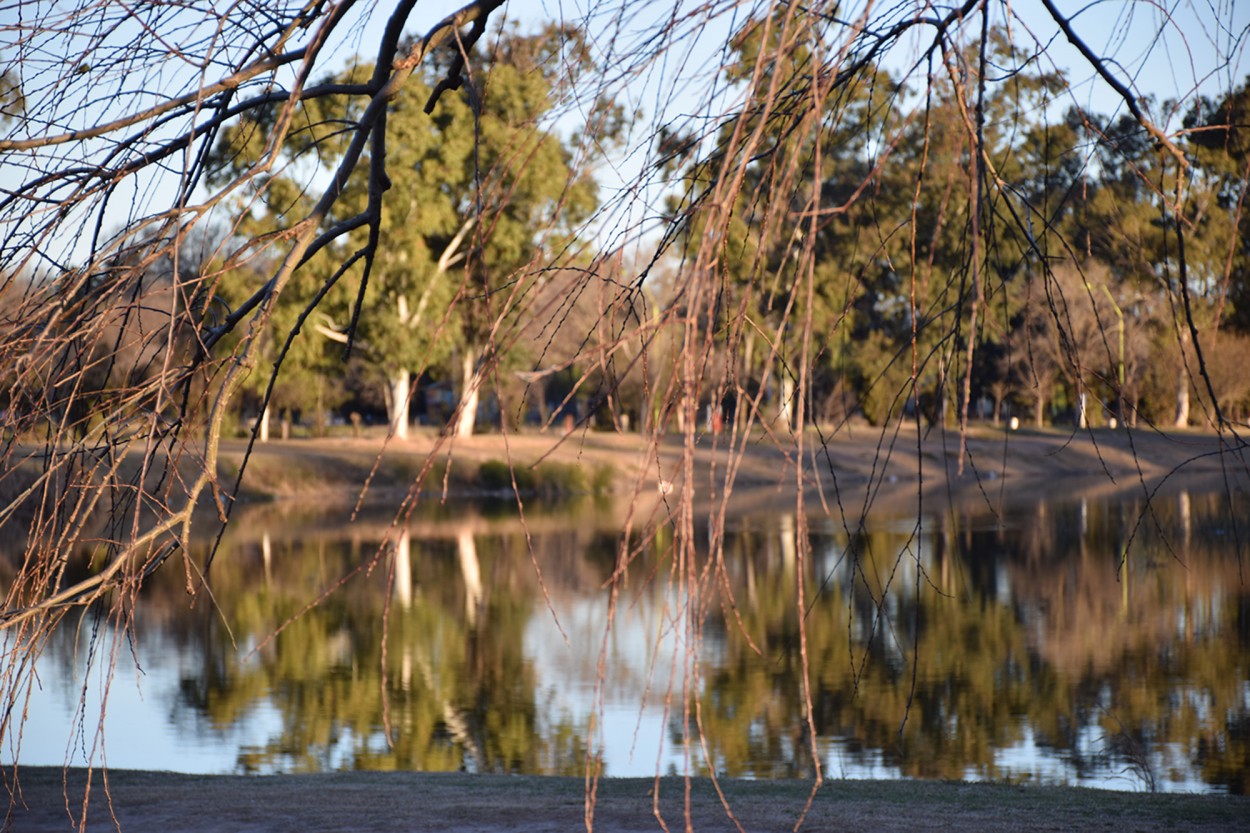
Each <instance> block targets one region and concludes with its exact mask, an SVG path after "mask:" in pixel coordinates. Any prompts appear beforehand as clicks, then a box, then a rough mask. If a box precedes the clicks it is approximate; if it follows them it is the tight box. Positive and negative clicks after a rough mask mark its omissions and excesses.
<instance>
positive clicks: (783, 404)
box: [777, 367, 794, 431]
mask: <svg viewBox="0 0 1250 833" xmlns="http://www.w3.org/2000/svg"><path fill="white" fill-rule="evenodd" d="M777 380H778V382H779V385H780V388H781V397H780V401H778V403H777V427H778V428H780V429H781V430H783V431H793V430H794V377H793V376H791V375H790V372H789V371H788V370H787V369H786V368H784V367H783V368H781V369H780V371H779V372H778V373H777Z"/></svg>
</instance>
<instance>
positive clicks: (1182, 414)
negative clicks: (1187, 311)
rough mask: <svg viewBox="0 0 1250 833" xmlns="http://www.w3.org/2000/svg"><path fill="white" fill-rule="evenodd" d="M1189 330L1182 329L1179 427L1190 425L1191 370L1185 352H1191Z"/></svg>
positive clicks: (1178, 385) (1178, 375) (1178, 396)
mask: <svg viewBox="0 0 1250 833" xmlns="http://www.w3.org/2000/svg"><path fill="white" fill-rule="evenodd" d="M1189 341H1190V339H1189V332H1188V331H1185V330H1182V331H1181V361H1180V363H1179V368H1178V369H1177V372H1176V421H1175V422H1174V423H1173V425H1174V426H1175V427H1177V428H1188V427H1189V372H1188V370H1187V369H1186V367H1185V354H1186V353H1188V352H1189V350H1188V348H1189Z"/></svg>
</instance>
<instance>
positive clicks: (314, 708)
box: [4, 491, 1250, 793]
mask: <svg viewBox="0 0 1250 833" xmlns="http://www.w3.org/2000/svg"><path fill="white" fill-rule="evenodd" d="M1238 500H1242V499H1240V498H1239V499H1238ZM1246 509H1247V507H1246V505H1245V503H1244V502H1242V503H1239V504H1237V505H1230V503H1229V500H1228V499H1227V498H1226V497H1222V496H1220V495H1216V494H1203V493H1194V492H1175V491H1174V492H1172V493H1170V494H1164V495H1162V496H1160V497H1158V498H1157V499H1156V500H1155V501H1154V502H1153V504H1152V505H1151V507H1150V508H1149V509H1147V507H1146V505H1145V503H1144V502H1143V501H1142V500H1141V499H1135V500H1125V499H1123V498H1108V497H1103V498H1095V497H1087V498H1085V499H1079V500H1074V499H1066V500H1063V499H1049V498H1048V499H1037V500H1032V501H1025V502H1020V503H1016V504H1014V505H1009V506H1008V507H1006V508H1003V509H1001V511H999V512H997V513H994V512H991V511H990V510H989V508H988V507H987V505H986V504H985V503H981V504H980V505H974V506H970V507H965V508H963V509H960V510H958V511H945V512H942V513H940V514H933V515H926V516H922V517H919V518H918V517H915V516H911V517H908V516H904V515H893V516H891V515H885V516H873V517H872V518H871V519H870V523H869V524H867V526H866V528H864V529H863V530H858V529H856V528H855V527H854V526H853V525H851V524H843V523H842V522H840V521H837V522H835V521H830V520H827V519H817V520H812V521H811V527H810V529H809V532H808V534H807V535H806V536H804V537H803V538H802V539H799V538H798V536H796V533H795V530H796V526H797V525H796V521H795V519H794V518H793V517H792V516H787V515H784V514H776V513H774V514H768V515H763V516H745V517H741V518H739V519H737V520H734V521H731V522H730V523H729V529H728V531H727V534H726V537H725V540H724V541H723V542H721V546H720V547H719V548H718V551H719V556H717V557H709V554H708V551H707V548H705V549H704V550H703V551H700V552H695V553H689V554H687V555H686V556H685V557H683V556H681V555H680V554H677V553H674V552H673V551H672V545H671V541H672V536H671V534H663V533H662V534H661V536H660V537H659V539H658V540H657V542H656V543H655V544H654V545H651V546H646V547H643V548H642V549H641V550H640V551H638V552H636V553H635V554H634V559H633V561H632V563H631V564H630V566H629V569H628V572H627V574H626V578H625V579H624V580H623V581H622V582H621V583H620V584H619V585H618V587H619V591H618V593H617V595H616V601H615V604H614V606H613V605H610V596H611V593H610V590H609V584H610V582H609V579H610V578H611V576H612V573H613V569H614V566H615V564H616V558H617V550H618V546H619V540H620V532H619V523H620V521H619V519H618V518H617V516H616V514H615V513H614V512H612V511H611V510H610V508H605V507H602V506H600V507H596V506H594V505H591V504H590V503H589V502H587V503H583V504H580V505H577V506H575V507H568V508H565V509H562V510H559V511H555V510H550V511H548V512H546V513H540V514H535V515H534V516H533V517H531V519H530V539H529V540H530V543H531V545H532V548H531V547H530V546H527V540H526V536H525V533H524V531H523V530H522V528H521V527H520V525H519V524H518V523H517V522H516V521H515V520H513V519H510V518H509V517H508V516H507V515H508V513H507V511H506V510H501V511H500V513H499V514H497V515H491V514H485V515H484V514H482V511H481V510H480V509H478V508H470V507H455V508H448V509H445V510H442V511H441V512H440V513H439V515H437V516H430V517H422V518H419V519H414V520H413V521H412V522H411V523H410V525H409V531H408V533H407V534H406V535H396V534H395V533H394V532H393V531H392V532H391V533H390V534H391V535H392V539H394V540H397V545H396V546H392V547H390V548H389V549H386V550H385V551H386V552H388V553H389V552H391V551H395V552H397V554H398V557H396V558H395V559H394V560H392V559H390V558H389V557H388V558H384V559H382V560H381V561H379V562H378V563H377V564H376V566H374V567H373V568H372V569H371V570H363V571H361V572H360V573H359V574H357V575H355V576H354V577H352V578H351V579H350V580H348V581H347V582H346V584H345V585H344V586H343V587H341V588H340V589H339V590H338V592H336V593H334V594H333V595H330V596H329V597H328V598H327V599H326V600H325V601H324V602H323V603H322V604H321V605H320V606H319V607H317V608H315V609H313V610H311V611H308V612H306V613H304V614H303V616H300V617H296V614H297V613H299V612H300V611H301V610H302V609H303V607H304V605H305V604H306V602H307V601H308V600H309V599H310V598H311V597H313V596H315V595H317V594H318V593H320V592H321V591H322V590H324V589H325V588H327V587H329V586H331V585H333V584H334V583H335V582H337V581H339V580H340V579H341V578H342V577H343V576H344V575H346V574H348V573H350V572H351V571H352V570H353V569H355V568H357V567H359V566H360V565H363V564H368V563H369V562H370V561H371V559H373V558H374V556H375V554H377V553H378V551H379V547H380V545H381V542H382V541H383V539H384V537H385V536H386V535H387V534H388V529H387V525H386V522H385V521H386V519H385V518H382V519H378V520H377V521H368V520H366V521H363V522H357V523H355V524H350V525H349V524H341V523H337V522H336V521H335V520H334V518H333V517H328V516H326V515H325V514H324V513H323V514H320V515H300V514H283V513H282V509H281V507H267V508H264V509H263V510H260V511H254V512H251V513H249V514H246V515H244V516H243V517H241V518H240V519H239V520H240V523H238V524H237V525H236V527H235V528H234V529H233V530H232V532H231V533H230V537H228V538H227V541H226V545H225V547H224V549H223V551H222V553H221V554H220V555H219V557H218V560H217V562H216V563H215V564H214V566H213V573H212V577H213V587H214V599H212V600H210V599H208V598H207V597H204V596H201V597H200V598H199V600H198V601H197V603H196V605H195V606H194V607H193V608H192V609H191V610H188V609H187V601H186V600H187V597H186V595H185V593H184V591H183V583H184V577H183V576H182V575H181V571H179V570H167V571H166V572H165V573H163V574H158V577H157V583H156V585H155V586H153V587H152V588H151V589H150V591H149V592H148V593H147V597H146V599H145V602H146V604H145V605H144V607H143V608H142V611H143V612H142V614H141V617H140V619H139V621H138V625H137V631H136V634H135V638H134V640H133V642H132V641H127V640H124V639H123V640H118V639H115V638H114V635H113V632H112V631H111V630H110V629H109V628H108V626H107V625H106V624H104V623H99V622H95V621H93V620H92V618H91V617H90V616H87V617H85V618H84V619H83V621H82V626H81V627H80V628H79V629H78V630H77V632H73V631H72V630H71V629H65V630H64V631H62V632H61V633H60V634H59V635H58V637H57V638H56V639H54V641H53V642H52V644H51V645H50V646H49V649H48V652H47V654H46V656H45V657H44V659H43V660H42V663H41V665H40V672H39V674H40V682H41V683H42V691H40V692H37V693H36V695H35V696H34V698H33V700H32V705H31V710H30V718H29V721H28V723H27V727H26V732H25V735H24V737H23V740H22V744H21V748H20V752H19V751H18V750H15V749H14V748H13V746H12V742H11V741H8V742H7V743H8V744H9V745H8V747H7V748H6V749H5V750H4V759H5V760H12V759H13V757H14V756H15V755H18V754H20V760H21V761H23V762H25V763H29V764H61V763H63V762H65V761H66V760H68V761H70V762H71V763H82V762H83V761H84V760H86V759H88V758H92V759H93V760H95V761H97V762H98V761H100V760H101V759H102V758H103V759H105V760H107V763H108V764H109V765H110V766H113V767H141V768H147V769H168V770H178V771H188V772H261V773H268V772H287V771H315V770H327V769H343V768H348V769H412V770H457V769H464V770H470V771H484V772H485V771H490V772H524V773H544V774H582V773H584V772H585V767H586V756H587V754H593V755H595V756H596V757H597V759H598V760H599V761H600V762H601V765H602V767H603V770H604V772H605V773H606V774H607V775H615V776H624V775H651V774H654V773H655V772H657V771H660V772H665V773H667V772H678V773H680V772H685V771H691V772H705V771H707V770H708V769H710V768H714V769H715V770H716V771H717V772H719V773H724V774H728V775H732V776H748V777H758V778H779V777H810V776H811V775H812V773H813V771H814V767H815V763H814V760H818V761H819V762H820V766H821V767H822V768H823V770H824V772H825V774H826V775H827V776H832V777H853V778H859V777H875V778H909V777H915V778H963V779H995V780H1007V781H1020V782H1025V781H1034V782H1047V783H1069V784H1084V785H1093V786H1103V787H1112V788H1120V789H1131V790H1139V789H1151V788H1155V789H1160V790H1166V789H1179V790H1195V791H1233V792H1238V793H1245V792H1246V789H1247V784H1248V781H1250V561H1248V560H1247V559H1246V558H1245V556H1244V547H1245V539H1246V538H1247V536H1248V535H1250V529H1247V526H1246V525H1245V522H1244V519H1245V518H1250V512H1247V511H1246ZM288 512H289V510H288ZM1236 519H1243V521H1242V523H1243V526H1242V527H1241V528H1238V527H1237V524H1236ZM1239 538H1240V539H1241V541H1242V544H1241V546H1242V549H1243V555H1241V556H1240V557H1239V554H1238V539H1239ZM535 566H537V567H538V569H539V570H540V571H541V576H542V580H541V583H540V581H539V579H538V577H537V572H536V569H535ZM800 578H801V579H802V584H803V587H804V593H805V596H804V604H805V609H806V615H805V617H803V618H800V616H799V615H798V614H796V612H795V611H796V604H795V599H796V587H797V585H798V583H799V579H800ZM610 609H611V611H612V613H611V615H612V616H613V617H614V623H613V626H612V627H611V628H608V627H607V625H608V621H609V615H610ZM293 617H296V618H293ZM284 623H288V624H286V625H285V627H284V629H282V630H281V632H280V633H279V634H278V635H277V636H276V637H273V638H270V635H271V634H273V632H274V631H275V630H276V629H278V628H279V627H280V626H282V625H283V624H284ZM801 630H803V631H805V632H806V636H807V666H808V677H809V680H810V693H805V691H804V686H803V684H802V680H803V677H802V668H803V661H802V654H801V651H800V644H801V640H800V632H801ZM384 636H385V638H384ZM110 652H115V653H116V655H117V656H118V662H117V663H116V672H115V674H114V675H113V677H112V678H111V680H110V679H109V678H108V675H107V673H106V672H107V668H108V663H107V662H104V661H102V660H104V659H106V658H107V657H108V656H109V654H110ZM106 685H107V686H108V687H109V709H108V719H107V720H106V722H105V723H104V725H103V728H102V729H101V728H100V727H99V726H98V725H97V720H96V716H97V714H98V702H99V696H100V692H101V690H102V689H103V688H104V687H105V686H106ZM808 696H810V701H811V715H812V723H813V724H814V726H815V732H816V733H815V740H814V741H812V734H811V733H810V732H809V731H808V728H807V722H806V718H805V715H806V707H805V702H806V698H807V697H808ZM84 702H85V709H83V708H80V703H84ZM699 726H701V727H702V732H701V733H700V731H699V728H698V727H699ZM388 735H389V738H390V742H389V743H388V742H387V737H388ZM700 737H702V738H704V739H705V741H704V742H700V741H699V738H700ZM101 741H102V742H101ZM688 741H690V742H688ZM813 747H814V748H813Z"/></svg>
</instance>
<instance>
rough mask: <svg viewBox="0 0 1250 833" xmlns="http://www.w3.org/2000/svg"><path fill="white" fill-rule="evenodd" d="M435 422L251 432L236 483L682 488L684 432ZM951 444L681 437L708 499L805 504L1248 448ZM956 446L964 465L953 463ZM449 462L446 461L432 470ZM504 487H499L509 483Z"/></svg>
mask: <svg viewBox="0 0 1250 833" xmlns="http://www.w3.org/2000/svg"><path fill="white" fill-rule="evenodd" d="M436 443H437V438H436V437H434V436H433V435H422V434H418V435H417V436H416V437H414V438H413V439H410V440H407V441H402V442H400V441H391V442H384V441H383V440H382V439H381V438H363V439H348V438H333V439H315V440H289V441H285V442H284V441H276V442H270V443H268V444H265V445H257V446H256V447H255V448H254V449H253V452H252V458H251V460H250V461H249V463H248V468H247V474H246V478H245V481H244V488H245V494H247V495H248V497H249V499H250V500H252V501H257V500H261V501H264V500H284V499H298V500H301V501H312V500H316V501H327V502H344V501H346V502H354V501H355V500H356V498H357V497H358V496H359V495H360V494H361V492H362V490H363V489H364V487H365V486H366V484H368V490H367V492H368V494H367V499H368V500H370V501H373V502H375V503H381V502H386V501H388V500H389V501H395V500H397V499H399V498H401V497H402V496H403V495H404V494H405V493H406V492H407V491H408V489H409V488H410V487H411V485H412V483H413V481H414V479H415V478H416V476H417V474H418V473H419V472H420V471H421V469H422V467H423V465H424V464H425V463H426V461H427V460H428V459H429V458H430V457H431V456H433V457H434V460H435V462H436V465H437V467H438V469H437V470H438V472H439V473H440V474H439V476H435V477H431V478H429V479H428V480H427V481H426V493H427V494H430V495H432V496H438V495H439V493H440V492H441V491H442V489H443V488H444V486H447V487H448V489H449V493H450V494H452V495H456V494H461V495H465V494H468V495H473V494H474V493H475V491H480V490H477V487H476V486H475V483H474V472H475V471H476V470H477V469H478V467H479V466H481V465H482V464H483V463H487V462H491V461H493V462H509V461H510V462H511V463H512V465H513V466H514V467H515V468H516V469H517V470H518V471H521V470H534V469H540V468H541V467H542V466H544V465H546V466H553V465H554V466H564V467H577V468H580V469H583V470H585V471H589V472H595V473H596V474H598V473H600V470H602V471H603V472H606V473H607V477H608V478H609V480H610V482H611V484H612V491H613V493H614V495H615V496H617V497H618V498H622V497H623V498H627V497H629V496H631V495H633V494H635V493H636V494H638V495H640V496H643V497H644V498H652V497H654V496H655V495H656V494H657V493H659V492H663V491H664V490H665V489H675V490H677V491H680V489H681V484H682V470H681V463H682V459H683V454H684V449H683V447H682V439H681V438H680V437H677V436H672V437H668V438H666V439H665V440H664V441H663V442H662V443H661V444H659V445H658V446H649V445H648V443H647V441H646V440H645V438H643V437H641V436H640V435H637V434H614V433H598V432H575V433H573V434H571V435H569V436H567V437H558V436H553V435H550V434H536V433H528V434H516V435H508V436H503V435H499V434H486V435H476V436H474V437H472V438H470V439H467V440H459V441H457V442H456V443H454V444H453V445H443V446H437V445H436ZM963 445H964V453H963V454H962V455H961V452H960V448H961V443H960V438H959V436H958V435H957V434H956V433H952V432H947V433H946V434H940V433H938V432H936V431H935V432H931V434H930V435H929V436H927V437H917V436H916V434H915V431H914V430H912V431H910V432H908V431H899V432H895V433H889V434H883V433H882V432H881V431H880V429H876V428H870V427H867V426H860V427H859V428H857V429H856V430H854V431H851V432H848V431H844V432H841V433H839V434H838V435H837V436H835V437H833V438H822V437H820V436H819V435H817V434H816V433H815V432H809V434H808V435H807V436H805V437H804V438H803V446H802V450H801V453H802V456H803V468H802V471H801V472H799V471H798V467H797V462H796V457H797V456H798V451H796V449H797V448H798V445H797V443H790V444H789V445H785V446H783V445H780V444H779V443H777V442H776V441H774V440H773V439H772V438H767V437H755V438H752V439H749V440H747V441H746V442H742V443H739V444H738V445H737V446H736V447H735V448H734V449H733V450H730V449H729V448H728V438H727V437H724V436H722V437H712V436H710V435H703V436H701V437H700V438H699V439H698V442H697V443H696V444H695V446H694V448H693V449H692V451H691V457H692V459H693V470H692V482H693V484H694V487H695V492H696V500H699V501H702V502H703V503H704V504H705V505H714V504H716V503H718V502H719V501H720V500H721V499H723V497H724V495H725V492H726V485H727V482H728V481H727V479H726V473H727V472H728V471H729V470H730V468H732V469H733V471H734V478H733V481H732V489H731V492H732V495H733V498H732V499H733V501H734V502H735V503H736V504H738V505H740V506H741V507H742V508H744V509H749V508H752V507H755V508H775V507H776V506H778V505H784V504H789V505H793V504H794V501H795V496H796V494H797V493H798V489H799V483H800V480H801V482H802V484H803V491H804V495H805V497H806V500H807V502H808V503H809V504H811V505H813V506H818V507H825V506H832V505H835V504H840V505H842V506H843V507H844V508H847V509H850V510H858V508H859V507H865V508H883V509H889V508H891V507H893V506H895V505H899V504H914V503H915V501H916V499H917V497H918V496H924V497H927V498H940V499H950V500H952V501H958V500H962V499H967V498H970V497H971V498H975V499H978V500H982V501H987V502H990V503H991V504H992V503H994V502H996V501H1002V500H1007V499H1010V498H1011V496H1012V495H1013V494H1020V493H1024V492H1027V493H1029V494H1032V495H1036V494H1038V493H1039V492H1054V491H1061V492H1066V493H1073V492H1077V491H1079V492H1081V493H1083V494H1107V493H1114V492H1136V493H1138V494H1143V495H1144V494H1148V493H1152V492H1154V491H1156V490H1158V491H1159V492H1160V493H1167V492H1168V491H1171V490H1178V489H1181V488H1193V487H1195V486H1199V487H1203V488H1220V487H1222V486H1223V485H1225V484H1226V482H1227V483H1231V484H1233V485H1238V484H1240V485H1242V486H1244V485H1245V484H1246V483H1247V480H1248V479H1250V478H1248V477H1247V471H1250V460H1248V458H1247V454H1246V449H1245V448H1244V447H1243V446H1240V445H1238V444H1235V443H1233V442H1231V441H1230V438H1229V437H1228V436H1225V437H1220V436H1218V435H1215V434H1212V433H1203V432H1196V431H1186V432H1172V433H1162V432H1158V431H1154V430H1137V431H1133V432H1126V431H1122V430H1121V431H1111V430H1108V429H1099V430H1095V431H1089V432H1078V433H1073V432H1070V431H1061V430H1057V429H1048V430H1021V431H1015V432H1007V431H1000V430H992V429H987V428H979V429H976V430H974V431H971V432H970V433H969V435H968V437H967V438H966V441H965V442H964V444H963ZM245 448H246V444H245V443H243V442H241V441H232V442H228V443H225V444H223V452H222V459H223V469H224V471H225V472H227V473H232V472H237V470H238V465H239V463H240V462H241V461H242V459H243V456H244V450H245ZM961 457H962V461H963V467H962V470H961V469H960V460H961ZM446 468H450V470H451V475H450V476H448V477H446V478H443V477H442V476H441V472H442V471H444V470H445V469H446ZM505 494H506V490H505Z"/></svg>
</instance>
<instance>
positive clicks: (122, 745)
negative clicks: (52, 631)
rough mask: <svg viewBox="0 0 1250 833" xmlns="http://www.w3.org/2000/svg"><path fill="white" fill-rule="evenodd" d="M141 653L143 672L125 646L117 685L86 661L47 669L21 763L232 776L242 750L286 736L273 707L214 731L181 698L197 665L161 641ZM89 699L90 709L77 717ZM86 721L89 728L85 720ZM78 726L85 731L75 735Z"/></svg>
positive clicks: (7, 757)
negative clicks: (104, 707)
mask: <svg viewBox="0 0 1250 833" xmlns="http://www.w3.org/2000/svg"><path fill="white" fill-rule="evenodd" d="M54 650H55V649H54ZM136 651H137V653H138V655H139V662H140V664H141V665H142V667H143V671H142V672H140V671H139V670H138V668H137V667H136V666H135V662H134V658H133V657H132V655H131V653H130V652H129V651H128V650H126V649H125V647H124V646H123V648H122V650H121V651H119V656H118V660H117V669H116V672H115V674H114V676H113V681H112V683H111V685H109V684H108V683H107V680H106V679H105V678H104V674H103V669H102V668H101V665H100V663H99V662H97V663H96V664H95V667H93V668H92V669H91V670H90V671H88V672H86V673H84V671H85V668H84V666H85V664H86V663H85V659H84V660H83V661H81V662H78V663H74V664H73V665H72V666H71V665H70V663H67V662H46V661H45V662H41V663H40V664H39V676H40V680H41V681H42V691H36V692H35V694H34V695H33V696H32V697H31V709H30V713H29V716H28V718H27V721H26V724H25V728H24V729H23V734H22V747H21V762H22V763H24V764H27V765H30V766H61V765H64V764H69V765H71V766H85V765H87V764H88V763H91V764H94V765H98V764H100V763H101V761H102V760H103V761H104V762H105V763H107V765H108V766H110V767H113V768H117V769H151V770H169V771H173V772H190V773H224V772H234V771H235V769H236V766H237V763H238V757H239V751H240V749H241V748H242V747H244V746H246V745H249V744H255V743H258V742H263V740H264V739H265V738H267V737H270V736H271V735H276V734H278V732H279V731H280V730H281V726H282V716H281V714H280V713H279V712H278V710H277V709H276V708H275V707H274V706H273V704H272V703H271V702H269V701H267V700H262V701H259V702H257V703H255V704H254V705H253V707H252V708H251V709H250V710H248V711H247V712H246V713H245V714H244V715H243V716H242V718H241V719H240V720H239V722H237V723H235V724H234V725H231V726H228V727H220V726H213V725H210V724H209V722H208V721H207V720H205V719H203V718H200V717H199V716H198V715H197V714H196V713H195V712H194V711H193V710H192V709H191V708H189V707H188V706H185V705H184V704H183V702H182V699H181V694H180V692H179V686H180V680H181V679H182V678H183V677H184V676H189V675H190V674H189V673H188V674H186V675H184V668H186V666H187V665H188V664H189V662H190V660H191V657H189V656H187V655H186V654H184V653H183V652H182V649H180V648H179V647H178V646H176V645H175V644H174V643H173V642H171V641H168V640H164V639H161V638H156V639H145V640H143V641H142V642H141V644H140V645H138V646H137V648H136ZM84 684H85V689H84ZM106 685H107V686H108V712H107V714H106V715H105V718H104V727H103V740H104V752H105V755H106V757H103V758H102V756H101V755H100V754H99V752H98V749H96V751H94V754H93V749H94V748H95V747H94V746H93V739H94V737H95V735H96V730H97V727H98V725H99V721H98V719H97V718H98V715H99V713H100V695H101V692H102V691H104V689H105V687H106ZM84 691H85V697H86V699H85V706H84V708H82V709H79V700H80V695H82V694H83V693H84ZM82 715H85V716H86V720H85V721H83V720H81V719H80V716H82ZM75 726H77V727H79V728H77V729H72V727H75ZM71 730H72V731H73V735H72V737H71V734H70V733H71ZM13 757H14V755H13V749H12V747H11V745H10V744H9V743H8V740H7V739H6V742H5V747H4V749H3V752H0V759H2V760H3V761H4V762H6V763H8V762H11V761H12V760H13Z"/></svg>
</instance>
